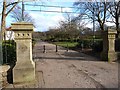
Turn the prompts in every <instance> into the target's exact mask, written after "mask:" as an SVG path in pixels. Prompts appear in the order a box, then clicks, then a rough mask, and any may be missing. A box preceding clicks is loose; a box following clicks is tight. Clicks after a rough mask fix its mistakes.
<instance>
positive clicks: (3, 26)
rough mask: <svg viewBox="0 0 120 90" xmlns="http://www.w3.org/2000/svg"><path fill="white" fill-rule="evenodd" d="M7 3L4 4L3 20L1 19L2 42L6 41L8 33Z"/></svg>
mask: <svg viewBox="0 0 120 90" xmlns="http://www.w3.org/2000/svg"><path fill="white" fill-rule="evenodd" d="M5 19H6V2H5V1H4V2H3V9H2V19H1V31H2V40H5V39H6V38H5V33H6V21H5Z"/></svg>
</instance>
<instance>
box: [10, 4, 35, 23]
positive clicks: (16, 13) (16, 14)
mask: <svg viewBox="0 0 120 90" xmlns="http://www.w3.org/2000/svg"><path fill="white" fill-rule="evenodd" d="M11 17H12V18H14V19H15V21H16V22H21V21H25V22H31V23H34V20H33V19H32V17H31V16H30V15H29V13H28V12H25V11H24V12H23V15H22V8H21V7H20V6H16V7H15V8H14V9H13V11H12V12H11Z"/></svg>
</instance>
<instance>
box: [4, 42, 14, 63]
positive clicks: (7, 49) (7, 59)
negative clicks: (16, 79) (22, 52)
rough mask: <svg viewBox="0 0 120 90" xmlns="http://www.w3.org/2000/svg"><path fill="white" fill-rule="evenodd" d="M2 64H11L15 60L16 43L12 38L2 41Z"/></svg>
mask: <svg viewBox="0 0 120 90" xmlns="http://www.w3.org/2000/svg"><path fill="white" fill-rule="evenodd" d="M2 51H3V64H12V63H15V61H16V44H15V42H14V41H13V40H6V41H3V42H2Z"/></svg>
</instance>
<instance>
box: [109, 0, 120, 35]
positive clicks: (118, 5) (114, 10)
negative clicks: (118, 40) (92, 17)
mask: <svg viewBox="0 0 120 90" xmlns="http://www.w3.org/2000/svg"><path fill="white" fill-rule="evenodd" d="M109 4H110V6H109V9H108V11H109V13H110V14H111V16H112V17H113V18H114V20H113V19H112V22H114V23H115V25H116V30H117V33H118V34H117V36H118V35H119V33H120V30H119V29H120V27H119V24H120V22H119V18H120V1H118V2H115V1H113V2H110V3H109ZM110 22H111V21H110Z"/></svg>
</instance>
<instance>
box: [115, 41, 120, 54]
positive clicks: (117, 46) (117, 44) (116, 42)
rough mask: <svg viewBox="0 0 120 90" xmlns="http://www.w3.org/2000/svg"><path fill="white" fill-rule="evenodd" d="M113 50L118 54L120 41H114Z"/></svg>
mask: <svg viewBox="0 0 120 90" xmlns="http://www.w3.org/2000/svg"><path fill="white" fill-rule="evenodd" d="M115 50H116V51H117V52H120V39H116V40H115Z"/></svg>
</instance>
